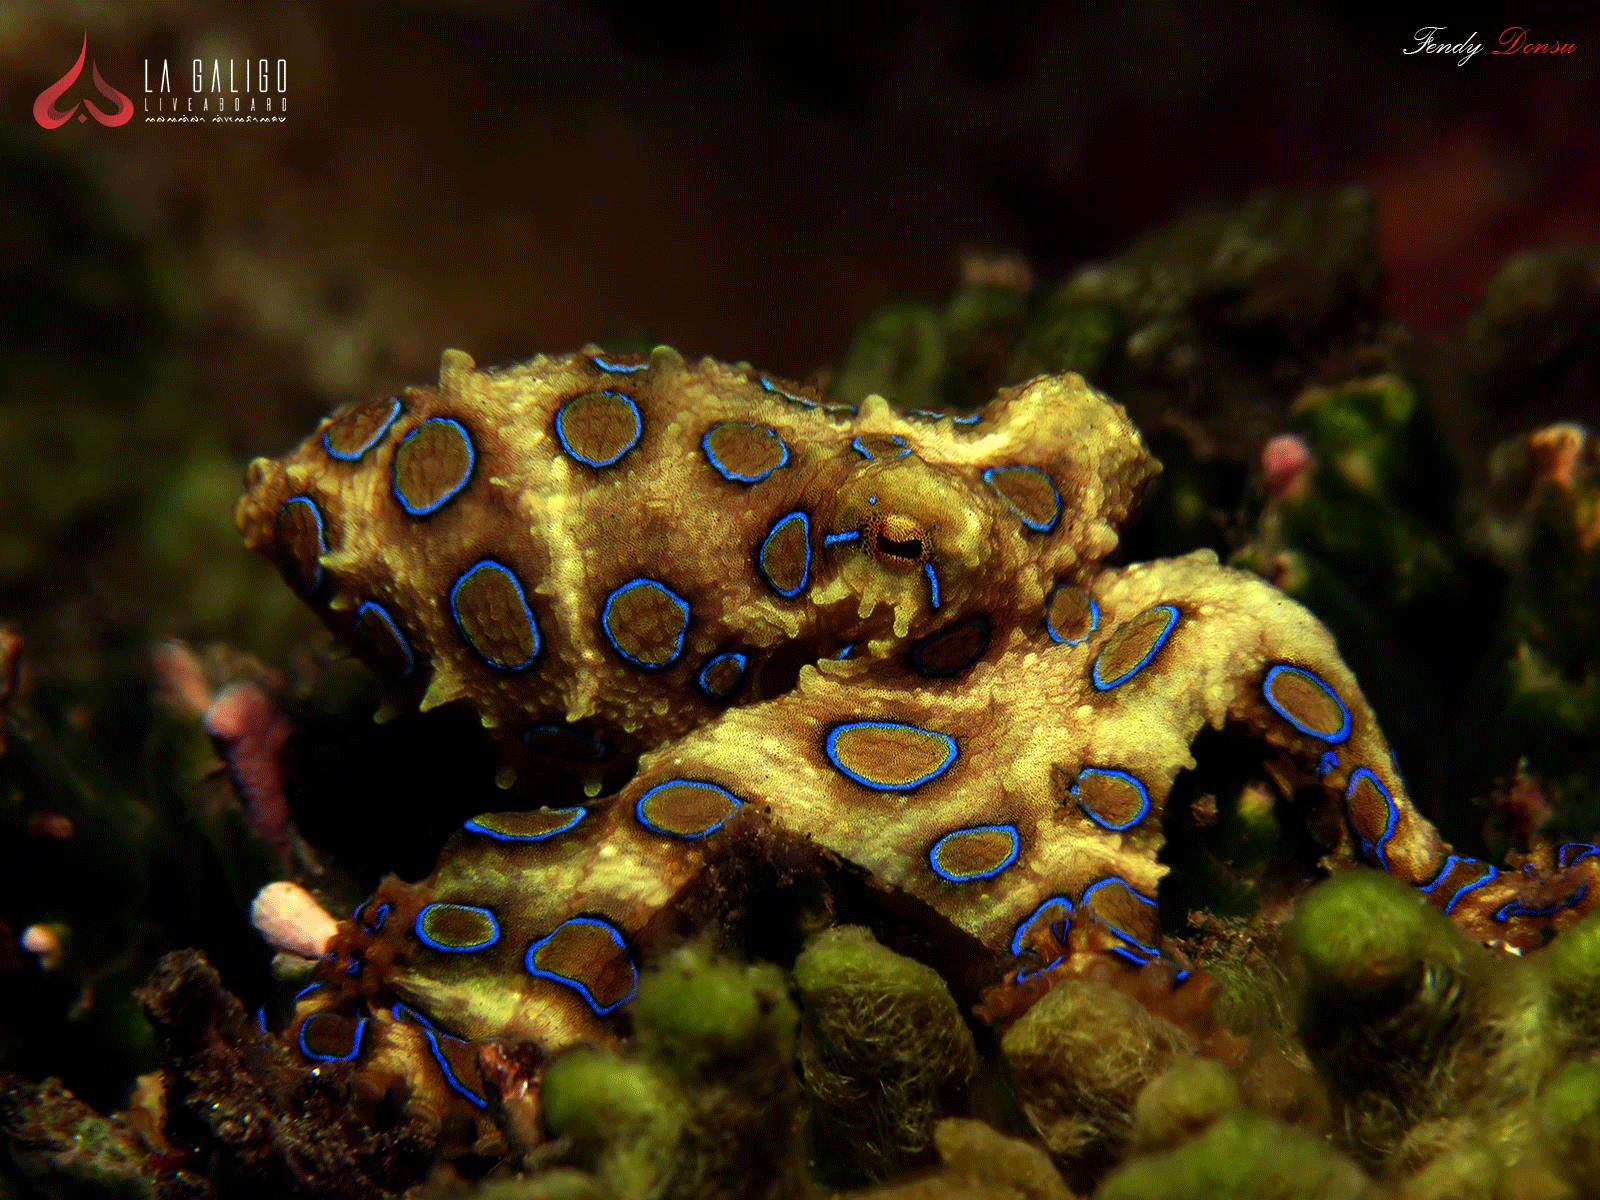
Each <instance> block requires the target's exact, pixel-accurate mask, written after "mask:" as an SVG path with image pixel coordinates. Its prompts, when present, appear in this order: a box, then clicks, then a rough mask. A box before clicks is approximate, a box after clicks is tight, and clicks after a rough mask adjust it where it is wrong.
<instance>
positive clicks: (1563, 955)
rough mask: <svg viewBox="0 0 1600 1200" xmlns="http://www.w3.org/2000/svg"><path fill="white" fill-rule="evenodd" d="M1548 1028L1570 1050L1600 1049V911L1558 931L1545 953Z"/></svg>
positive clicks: (1561, 1045)
mask: <svg viewBox="0 0 1600 1200" xmlns="http://www.w3.org/2000/svg"><path fill="white" fill-rule="evenodd" d="M1544 962H1545V965H1546V970H1547V971H1548V973H1549V986H1550V1018H1551V1031H1552V1034H1553V1036H1554V1038H1555V1041H1556V1043H1557V1044H1558V1045H1559V1046H1560V1047H1561V1048H1562V1049H1563V1050H1567V1051H1569V1052H1573V1053H1579V1054H1592V1053H1593V1052H1594V1051H1595V1050H1596V1049H1600V913H1591V914H1590V915H1589V916H1587V917H1585V918H1584V919H1583V920H1581V921H1579V922H1578V923H1577V924H1576V925H1571V926H1569V927H1567V928H1566V929H1564V930H1562V931H1561V936H1560V937H1558V938H1556V940H1555V941H1554V942H1552V943H1551V945H1550V947H1549V949H1547V950H1546V951H1545V953H1544Z"/></svg>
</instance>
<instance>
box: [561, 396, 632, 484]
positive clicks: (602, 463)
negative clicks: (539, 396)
mask: <svg viewBox="0 0 1600 1200" xmlns="http://www.w3.org/2000/svg"><path fill="white" fill-rule="evenodd" d="M583 394H584V395H588V394H589V393H587V392H585V393H583ZM600 394H601V395H603V396H615V397H616V398H617V399H618V400H622V401H626V403H627V405H628V407H629V408H630V409H632V410H633V438H632V439H631V440H630V441H629V442H628V444H627V445H626V446H624V447H623V448H622V449H621V450H618V451H617V452H616V453H615V454H613V455H612V456H611V457H610V458H585V457H584V456H583V455H581V454H579V453H578V452H577V451H576V450H574V449H573V448H572V444H571V443H570V442H568V441H567V427H566V424H567V405H569V404H571V403H572V400H576V399H578V397H577V396H574V397H573V398H572V400H568V401H567V402H566V403H565V404H563V405H562V406H561V407H560V408H558V409H556V441H558V442H560V443H561V448H562V449H563V450H564V451H566V453H567V457H568V458H570V459H572V460H573V461H574V462H581V463H582V464H583V465H584V466H586V467H597V468H598V467H609V466H611V465H612V464H613V463H616V462H620V461H621V459H622V456H623V455H624V454H626V453H627V452H628V451H630V450H632V449H633V448H634V447H635V446H637V445H638V444H639V439H640V438H642V437H644V414H642V413H641V412H640V411H639V406H638V404H636V403H635V402H634V399H633V397H632V396H630V395H628V394H627V393H625V392H613V391H611V390H610V389H609V388H608V389H605V390H603V391H602V392H601V393H600Z"/></svg>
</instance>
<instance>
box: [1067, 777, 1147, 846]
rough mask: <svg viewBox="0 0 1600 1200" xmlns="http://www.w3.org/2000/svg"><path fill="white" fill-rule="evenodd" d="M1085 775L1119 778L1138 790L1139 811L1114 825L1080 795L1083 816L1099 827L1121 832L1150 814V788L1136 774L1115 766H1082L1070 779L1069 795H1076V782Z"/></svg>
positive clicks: (1079, 804)
mask: <svg viewBox="0 0 1600 1200" xmlns="http://www.w3.org/2000/svg"><path fill="white" fill-rule="evenodd" d="M1085 775H1104V776H1106V777H1107V778H1109V779H1121V780H1123V781H1124V782H1126V783H1131V784H1133V786H1134V787H1135V788H1136V789H1137V790H1138V792H1139V811H1138V812H1137V813H1135V814H1134V816H1133V817H1132V818H1131V819H1130V820H1127V821H1124V822H1123V823H1122V824H1121V825H1115V824H1113V823H1112V822H1110V821H1108V820H1106V819H1105V818H1104V817H1102V816H1101V815H1100V814H1099V813H1097V812H1095V811H1094V809H1092V808H1090V807H1089V806H1088V805H1087V804H1085V803H1084V802H1083V799H1082V798H1081V797H1080V798H1079V800H1078V807H1079V809H1081V810H1082V811H1083V815H1084V816H1086V817H1088V818H1089V820H1091V821H1093V822H1094V823H1095V824H1096V825H1098V826H1100V828H1101V829H1109V830H1111V832H1112V833H1121V832H1122V831H1123V830H1125V829H1132V828H1133V827H1134V826H1135V825H1137V824H1138V823H1139V822H1140V821H1142V820H1144V819H1145V817H1147V816H1149V815H1150V789H1149V788H1147V787H1145V785H1144V780H1142V779H1140V778H1139V777H1138V776H1136V775H1130V774H1129V773H1128V772H1127V771H1119V770H1117V769H1116V768H1115V767H1084V768H1083V769H1082V770H1081V771H1079V772H1078V778H1077V779H1074V780H1073V781H1072V786H1071V787H1069V788H1068V789H1067V791H1068V793H1069V794H1070V795H1073V796H1076V795H1078V784H1079V782H1080V781H1081V780H1082V779H1083V777H1084V776H1085Z"/></svg>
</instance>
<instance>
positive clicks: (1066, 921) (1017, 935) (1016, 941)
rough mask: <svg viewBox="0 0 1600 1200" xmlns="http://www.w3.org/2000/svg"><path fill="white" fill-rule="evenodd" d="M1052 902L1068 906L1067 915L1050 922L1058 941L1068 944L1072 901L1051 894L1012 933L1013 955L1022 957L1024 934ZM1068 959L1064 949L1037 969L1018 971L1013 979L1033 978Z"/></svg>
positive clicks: (1018, 981)
mask: <svg viewBox="0 0 1600 1200" xmlns="http://www.w3.org/2000/svg"><path fill="white" fill-rule="evenodd" d="M1052 904H1065V905H1066V906H1067V915H1066V916H1065V917H1064V918H1063V919H1062V920H1059V921H1052V922H1051V923H1050V932H1051V933H1052V934H1054V935H1055V939H1056V941H1058V942H1060V943H1061V945H1062V946H1063V947H1065V946H1066V944H1067V934H1068V933H1069V932H1070V931H1071V929H1072V911H1073V910H1072V901H1071V900H1069V899H1068V898H1067V897H1065V896H1051V897H1050V898H1049V899H1048V900H1046V901H1045V902H1044V903H1043V904H1041V905H1039V907H1038V908H1036V909H1034V910H1033V911H1032V912H1031V913H1029V914H1028V915H1027V916H1026V917H1024V918H1023V919H1022V921H1021V922H1020V923H1019V924H1018V925H1017V928H1016V931H1015V932H1014V933H1012V935H1011V954H1012V956H1013V957H1018V958H1020V957H1021V955H1022V951H1023V945H1022V935H1023V934H1025V933H1027V932H1028V926H1030V925H1032V924H1033V923H1034V922H1035V921H1037V920H1038V919H1039V916H1040V914H1041V913H1043V912H1044V910H1045V909H1047V908H1049V907H1050V906H1051V905H1052ZM1058 927H1059V929H1058ZM1066 961H1067V955H1066V951H1065V950H1064V949H1063V951H1062V953H1060V954H1059V955H1057V956H1056V957H1055V958H1053V959H1051V960H1050V961H1049V962H1047V963H1046V964H1045V965H1044V966H1042V967H1040V968H1039V969H1038V970H1037V971H1018V972H1017V975H1016V978H1015V979H1014V980H1013V982H1015V983H1022V982H1023V981H1024V980H1028V979H1033V978H1034V977H1035V976H1038V975H1043V974H1044V973H1045V972H1046V971H1048V970H1050V969H1051V968H1052V967H1056V966H1059V965H1060V964H1062V963H1064V962H1066Z"/></svg>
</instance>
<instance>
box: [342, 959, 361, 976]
mask: <svg viewBox="0 0 1600 1200" xmlns="http://www.w3.org/2000/svg"><path fill="white" fill-rule="evenodd" d="M344 973H345V974H346V975H359V974H361V960H360V959H359V958H356V959H352V960H351V961H350V965H349V966H348V967H346V968H345V969H344Z"/></svg>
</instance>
